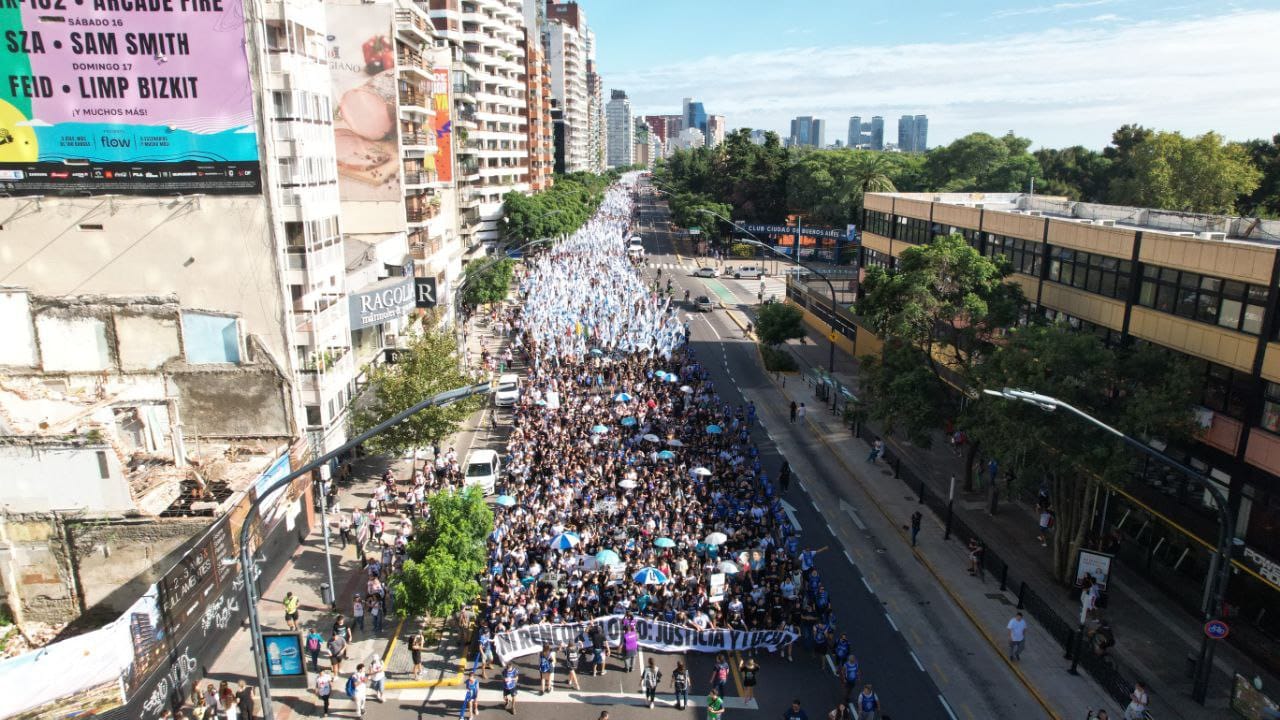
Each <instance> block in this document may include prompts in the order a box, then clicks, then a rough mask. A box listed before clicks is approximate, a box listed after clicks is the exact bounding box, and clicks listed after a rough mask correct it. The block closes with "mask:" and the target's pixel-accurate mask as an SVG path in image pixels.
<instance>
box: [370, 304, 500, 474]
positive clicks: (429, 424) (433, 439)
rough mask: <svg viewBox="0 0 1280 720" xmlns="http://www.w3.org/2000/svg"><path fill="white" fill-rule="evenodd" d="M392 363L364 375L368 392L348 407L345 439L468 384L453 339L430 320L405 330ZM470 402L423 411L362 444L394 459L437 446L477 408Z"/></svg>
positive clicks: (475, 401) (477, 400) (476, 403)
mask: <svg viewBox="0 0 1280 720" xmlns="http://www.w3.org/2000/svg"><path fill="white" fill-rule="evenodd" d="M403 342H404V345H403V349H402V350H401V351H400V353H399V354H398V355H397V359H396V362H395V363H394V364H387V365H376V366H374V367H372V368H371V369H370V370H369V391H368V395H367V396H366V397H362V398H361V399H360V400H358V401H357V402H355V403H353V406H354V407H355V409H354V410H353V411H352V415H351V434H352V435H358V434H360V433H362V432H364V431H366V430H369V429H370V428H373V427H374V426H376V425H378V424H379V423H381V422H382V421H384V420H387V419H389V418H391V417H393V416H395V415H397V414H399V413H401V412H403V411H405V410H407V409H409V408H411V407H413V406H414V405H416V404H418V403H420V402H422V401H423V400H425V399H426V398H429V397H432V396H433V395H437V394H439V393H442V392H445V391H448V390H453V389H455V388H460V387H464V386H466V385H470V384H471V383H472V382H474V381H473V380H472V378H471V377H469V376H468V375H467V374H466V373H465V372H464V371H463V369H462V365H461V362H460V359H459V358H458V354H457V345H456V344H455V342H454V338H453V335H452V334H451V333H449V332H446V331H444V330H441V329H440V328H439V327H437V326H436V325H434V323H432V322H431V321H430V320H422V321H420V322H416V323H414V324H412V325H410V327H409V329H408V330H407V331H406V334H405V335H404V336H403ZM480 403H481V400H480V398H479V397H472V398H468V399H466V400H463V401H461V402H457V403H454V404H452V405H448V406H444V407H430V408H426V409H424V410H422V411H420V412H418V413H415V414H414V415H412V416H410V417H409V418H408V419H407V420H405V421H404V422H402V423H400V424H399V425H396V426H394V427H392V428H390V429H388V430H386V431H385V432H383V433H382V434H381V435H378V436H377V437H374V438H372V439H370V440H369V441H368V442H366V443H365V445H366V447H368V449H369V450H371V451H373V452H375V453H379V454H385V455H399V454H401V453H403V452H405V451H407V450H411V449H414V448H420V447H424V446H426V445H428V444H435V443H439V442H441V441H443V440H444V439H445V438H446V437H448V436H449V435H452V434H453V433H454V432H456V431H457V429H458V426H459V425H460V424H461V423H462V421H463V420H464V419H465V418H466V417H467V415H469V414H470V413H471V412H473V411H474V410H475V409H476V408H478V407H479V404H480Z"/></svg>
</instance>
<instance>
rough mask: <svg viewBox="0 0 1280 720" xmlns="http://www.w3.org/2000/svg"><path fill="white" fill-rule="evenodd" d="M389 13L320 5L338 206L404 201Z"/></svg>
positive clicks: (385, 6) (377, 7)
mask: <svg viewBox="0 0 1280 720" xmlns="http://www.w3.org/2000/svg"><path fill="white" fill-rule="evenodd" d="M393 13H394V8H393V6H392V5H391V3H389V2H355V3H350V4H348V3H338V2H327V3H325V17H326V19H327V20H328V24H329V32H330V33H331V35H330V36H329V76H330V78H331V79H332V81H333V97H334V118H333V136H334V146H335V149H336V151H337V155H338V194H339V196H340V197H341V198H342V200H343V202H395V203H399V202H401V201H402V200H403V198H402V195H401V189H400V146H399V142H400V139H399V138H400V135H399V125H400V123H399V109H398V105H397V98H396V46H395V42H394V41H393V40H392V39H391V32H392V15H393Z"/></svg>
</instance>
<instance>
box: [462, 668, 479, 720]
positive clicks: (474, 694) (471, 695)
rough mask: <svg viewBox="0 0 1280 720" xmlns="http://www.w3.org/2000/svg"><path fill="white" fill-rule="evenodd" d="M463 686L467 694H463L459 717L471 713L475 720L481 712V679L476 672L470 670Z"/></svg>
mask: <svg viewBox="0 0 1280 720" xmlns="http://www.w3.org/2000/svg"><path fill="white" fill-rule="evenodd" d="M462 687H463V689H464V691H465V694H464V695H463V696H462V710H461V711H460V712H459V713H458V718H459V720H461V719H462V718H465V717H467V715H468V714H470V716H471V718H472V720H474V719H475V717H476V716H477V715H479V714H480V680H479V679H477V678H476V674H475V673H473V672H468V673H467V679H466V680H465V681H464V682H463V683H462Z"/></svg>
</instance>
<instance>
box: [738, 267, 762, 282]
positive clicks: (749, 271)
mask: <svg viewBox="0 0 1280 720" xmlns="http://www.w3.org/2000/svg"><path fill="white" fill-rule="evenodd" d="M768 274H769V272H768V271H767V270H765V269H764V268H762V267H757V266H755V265H740V266H738V267H736V268H734V269H733V277H734V279H737V280H741V279H742V278H759V277H764V276H765V275H768Z"/></svg>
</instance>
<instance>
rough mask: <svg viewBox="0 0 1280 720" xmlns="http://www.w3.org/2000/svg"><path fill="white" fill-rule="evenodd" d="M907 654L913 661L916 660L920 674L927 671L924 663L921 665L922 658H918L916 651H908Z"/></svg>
mask: <svg viewBox="0 0 1280 720" xmlns="http://www.w3.org/2000/svg"><path fill="white" fill-rule="evenodd" d="M907 654H908V655H910V656H911V659H912V660H915V661H916V667H918V668H920V672H924V671H925V670H924V663H921V662H920V658H918V657H916V651H915V650H908V651H907Z"/></svg>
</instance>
